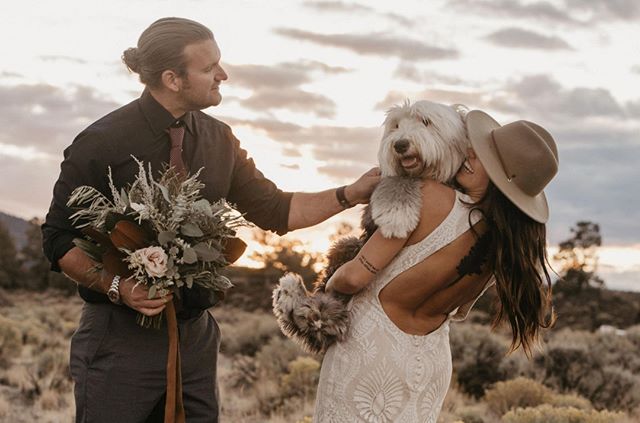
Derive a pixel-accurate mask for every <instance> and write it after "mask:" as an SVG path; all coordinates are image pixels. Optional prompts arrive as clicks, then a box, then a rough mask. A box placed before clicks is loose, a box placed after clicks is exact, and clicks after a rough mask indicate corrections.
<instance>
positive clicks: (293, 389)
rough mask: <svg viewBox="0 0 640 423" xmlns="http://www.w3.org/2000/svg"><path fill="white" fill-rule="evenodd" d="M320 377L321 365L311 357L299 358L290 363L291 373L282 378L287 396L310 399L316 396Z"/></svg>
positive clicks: (283, 390) (283, 391) (284, 392)
mask: <svg viewBox="0 0 640 423" xmlns="http://www.w3.org/2000/svg"><path fill="white" fill-rule="evenodd" d="M319 377H320V363H319V362H318V361H317V360H315V359H313V358H311V357H298V358H296V359H295V360H293V361H292V362H291V363H289V372H288V373H287V374H285V375H283V376H282V393H283V394H284V395H285V396H288V397H292V396H297V397H303V398H310V397H312V396H314V395H315V392H316V387H317V385H318V379H319Z"/></svg>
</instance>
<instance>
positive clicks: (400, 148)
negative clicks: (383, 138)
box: [393, 140, 409, 154]
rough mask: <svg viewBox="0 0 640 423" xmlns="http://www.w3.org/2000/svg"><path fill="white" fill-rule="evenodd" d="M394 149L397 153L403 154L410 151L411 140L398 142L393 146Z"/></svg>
mask: <svg viewBox="0 0 640 423" xmlns="http://www.w3.org/2000/svg"><path fill="white" fill-rule="evenodd" d="M393 149H394V150H396V153H398V154H403V153H404V152H405V151H407V150H408V149H409V140H398V141H396V142H395V143H394V144H393Z"/></svg>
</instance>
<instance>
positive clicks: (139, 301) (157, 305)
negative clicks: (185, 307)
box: [120, 278, 173, 316]
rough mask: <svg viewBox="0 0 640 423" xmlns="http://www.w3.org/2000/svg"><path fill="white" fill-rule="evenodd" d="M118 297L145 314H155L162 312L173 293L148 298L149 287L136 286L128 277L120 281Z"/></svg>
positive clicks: (171, 298)
mask: <svg viewBox="0 0 640 423" xmlns="http://www.w3.org/2000/svg"><path fill="white" fill-rule="evenodd" d="M134 287H135V288H134ZM120 299H121V300H122V302H123V303H124V304H126V305H127V306H129V307H130V308H132V309H134V310H136V311H138V312H140V313H142V314H144V315H145V316H155V315H157V314H160V313H162V310H164V308H165V307H166V306H167V303H168V302H169V301H172V300H173V294H168V295H165V296H164V297H156V298H152V299H149V289H148V288H147V287H146V286H144V285H138V286H136V282H135V281H134V280H133V279H131V278H129V279H124V280H122V281H121V282H120Z"/></svg>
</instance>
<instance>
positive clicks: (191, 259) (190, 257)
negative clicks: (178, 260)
mask: <svg viewBox="0 0 640 423" xmlns="http://www.w3.org/2000/svg"><path fill="white" fill-rule="evenodd" d="M182 259H183V260H184V262H185V263H187V264H193V263H195V262H196V261H198V255H197V254H196V252H195V250H194V249H193V248H185V250H184V253H183V254H182Z"/></svg>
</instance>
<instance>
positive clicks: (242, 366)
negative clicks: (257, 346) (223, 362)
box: [227, 355, 258, 388]
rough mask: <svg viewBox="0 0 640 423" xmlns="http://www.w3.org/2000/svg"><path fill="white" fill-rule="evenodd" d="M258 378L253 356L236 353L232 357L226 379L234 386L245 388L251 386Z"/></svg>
mask: <svg viewBox="0 0 640 423" xmlns="http://www.w3.org/2000/svg"><path fill="white" fill-rule="evenodd" d="M257 379H258V369H257V367H256V361H255V360H254V359H253V357H249V356H246V355H238V356H235V357H234V358H233V362H232V363H231V372H230V373H229V375H228V376H227V381H228V383H229V385H230V386H232V387H234V388H246V387H250V386H252V385H253V384H254V383H255V381H256V380H257Z"/></svg>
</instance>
